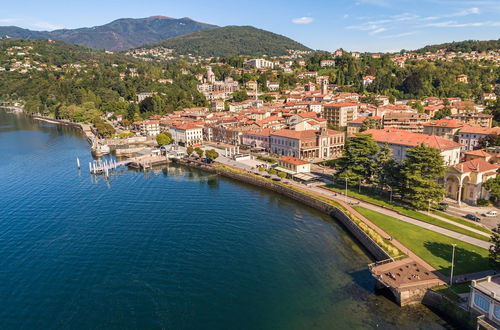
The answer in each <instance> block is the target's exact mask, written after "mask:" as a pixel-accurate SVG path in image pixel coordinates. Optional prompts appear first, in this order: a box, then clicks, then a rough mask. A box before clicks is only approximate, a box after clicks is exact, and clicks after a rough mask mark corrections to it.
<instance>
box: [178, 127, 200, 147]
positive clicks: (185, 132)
mask: <svg viewBox="0 0 500 330" xmlns="http://www.w3.org/2000/svg"><path fill="white" fill-rule="evenodd" d="M170 134H172V139H173V140H174V141H175V142H176V143H178V144H180V145H184V146H193V145H197V144H202V143H203V128H202V127H201V126H198V125H195V124H183V125H180V126H172V127H170Z"/></svg>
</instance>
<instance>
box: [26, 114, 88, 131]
mask: <svg viewBox="0 0 500 330" xmlns="http://www.w3.org/2000/svg"><path fill="white" fill-rule="evenodd" d="M30 117H31V118H33V119H36V120H39V121H43V122H46V123H51V124H57V125H64V126H70V127H75V128H79V129H82V125H80V124H78V123H73V122H71V121H67V120H60V119H52V118H47V117H43V116H38V115H30Z"/></svg>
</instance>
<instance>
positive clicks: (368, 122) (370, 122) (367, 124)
mask: <svg viewBox="0 0 500 330" xmlns="http://www.w3.org/2000/svg"><path fill="white" fill-rule="evenodd" d="M381 128H382V123H381V121H380V120H377V119H374V118H370V117H367V118H366V119H365V120H364V121H363V123H362V124H361V128H360V129H359V131H360V132H364V131H366V130H369V129H381Z"/></svg>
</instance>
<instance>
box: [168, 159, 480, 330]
mask: <svg viewBox="0 0 500 330" xmlns="http://www.w3.org/2000/svg"><path fill="white" fill-rule="evenodd" d="M174 163H176V164H180V165H183V166H187V167H191V168H195V169H199V170H202V171H206V172H210V173H214V174H217V175H221V176H223V177H225V178H229V179H232V180H235V181H238V182H243V183H246V184H250V185H253V186H256V187H259V188H263V189H267V190H270V191H273V192H275V193H277V194H280V195H283V196H285V197H288V198H291V199H293V200H295V201H298V202H299V203H301V204H303V205H305V206H309V207H312V208H314V209H316V210H318V211H320V212H322V213H325V214H327V215H329V216H331V217H332V218H334V219H335V220H336V221H338V222H340V224H341V226H342V227H343V228H344V229H345V230H346V232H347V233H348V234H349V235H351V236H352V237H353V238H355V240H356V241H357V242H358V244H359V246H360V247H361V248H362V249H363V250H365V251H366V252H367V253H368V254H369V255H370V256H371V257H372V258H374V259H375V260H377V261H378V260H387V259H392V260H394V259H393V258H391V257H390V256H389V255H388V254H387V252H386V251H384V250H383V249H382V248H381V247H380V246H378V244H377V243H376V242H375V241H373V240H372V239H371V238H370V237H369V236H368V235H367V234H366V233H365V232H364V231H362V230H361V229H360V228H359V226H358V225H357V224H356V223H355V222H354V221H353V220H352V219H351V218H350V217H349V215H347V214H345V213H344V211H342V210H341V209H340V208H338V207H335V206H333V205H331V204H329V203H325V202H323V201H321V200H319V199H316V198H314V197H311V196H308V195H305V194H303V193H301V192H298V191H295V190H293V189H291V188H289V189H284V187H283V186H281V185H278V184H276V183H273V182H266V181H264V180H259V179H256V178H252V177H250V176H247V175H243V174H237V173H233V172H230V171H227V170H224V169H221V168H214V167H213V166H211V165H208V164H205V163H201V162H197V161H189V160H183V159H179V160H176V161H174ZM376 287H377V285H376ZM389 291H392V290H389ZM392 293H393V294H394V292H392ZM394 298H396V302H397V301H398V297H394ZM414 304H421V305H424V306H426V307H427V308H430V309H431V310H433V311H435V312H437V313H438V314H440V315H441V317H442V318H443V319H448V320H450V321H452V323H454V324H456V325H457V326H460V327H463V328H466V329H475V324H476V323H475V321H476V317H477V315H474V314H473V313H472V312H471V311H468V310H465V309H464V308H463V307H461V306H460V305H459V304H458V303H457V302H455V301H453V300H451V299H449V298H448V297H446V296H445V295H444V294H442V293H440V292H438V291H436V290H434V289H432V288H428V289H427V290H425V292H424V293H423V294H421V295H419V296H418V297H416V299H414V300H412V301H411V302H410V303H409V305H410V306H411V305H414ZM405 305H407V304H405ZM400 307H402V305H400Z"/></svg>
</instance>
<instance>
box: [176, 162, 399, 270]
mask: <svg viewBox="0 0 500 330" xmlns="http://www.w3.org/2000/svg"><path fill="white" fill-rule="evenodd" d="M179 163H181V164H184V165H187V166H191V167H196V168H199V169H202V170H205V171H209V172H212V173H217V174H219V175H222V176H225V177H228V178H231V179H234V180H237V181H242V182H245V183H249V184H252V185H255V186H259V187H262V188H266V189H269V190H272V191H274V192H277V193H279V194H282V195H285V196H287V197H290V198H292V199H294V200H296V201H299V202H301V203H303V204H305V205H307V206H310V207H312V208H314V209H316V210H319V211H321V212H323V213H326V214H328V215H330V216H332V217H334V218H335V219H337V220H339V221H340V223H342V225H343V226H344V227H345V228H346V229H347V230H348V231H349V232H350V233H351V234H352V235H353V236H354V237H355V238H356V239H357V240H358V241H359V242H360V243H361V244H362V246H363V247H364V248H365V249H366V250H367V251H368V252H370V254H371V255H372V256H373V257H374V258H375V260H385V259H389V258H390V256H389V255H388V254H387V252H385V251H384V250H383V249H382V248H381V247H380V246H379V245H378V244H377V243H376V242H375V241H373V240H372V239H371V238H370V237H369V236H368V235H367V234H366V233H365V232H364V231H362V230H361V229H360V228H359V227H358V226H357V225H356V223H354V222H353V221H352V220H351V218H349V216H348V215H347V214H345V213H344V212H343V211H342V210H340V209H339V208H337V207H335V206H333V205H331V204H329V203H326V202H323V201H321V200H318V199H316V198H314V197H311V196H309V195H306V194H303V193H301V192H299V191H296V190H295V189H292V188H288V187H285V186H283V185H281V184H277V183H274V182H271V181H267V180H261V179H258V178H254V177H252V176H249V175H244V174H239V173H235V172H232V171H227V170H224V169H220V168H214V167H212V166H209V165H206V164H201V163H199V162H195V161H186V160H180V161H179Z"/></svg>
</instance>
